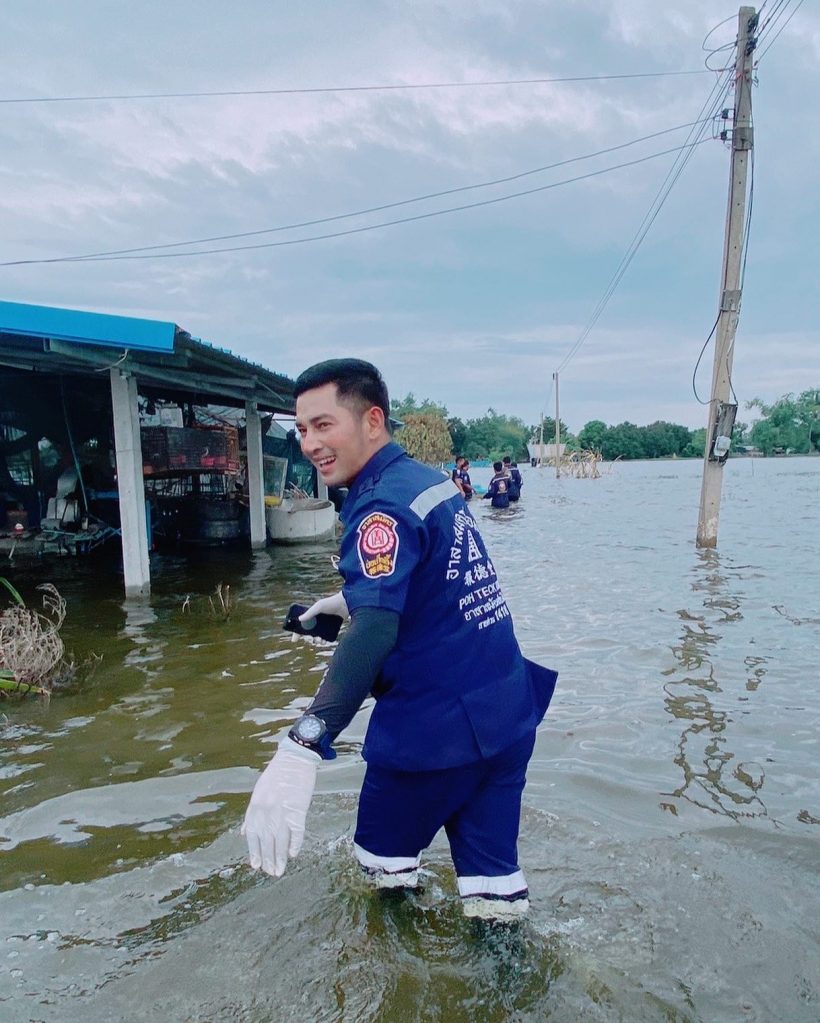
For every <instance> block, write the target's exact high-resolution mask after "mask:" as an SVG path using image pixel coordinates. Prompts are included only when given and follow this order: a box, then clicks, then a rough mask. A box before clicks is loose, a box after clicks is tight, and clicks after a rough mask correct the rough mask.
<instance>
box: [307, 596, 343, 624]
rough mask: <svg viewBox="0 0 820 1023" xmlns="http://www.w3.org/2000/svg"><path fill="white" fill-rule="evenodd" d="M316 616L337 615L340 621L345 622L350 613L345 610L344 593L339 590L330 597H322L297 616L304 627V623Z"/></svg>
mask: <svg viewBox="0 0 820 1023" xmlns="http://www.w3.org/2000/svg"><path fill="white" fill-rule="evenodd" d="M316 615H338V617H339V618H341V619H342V621H344V622H346V621H347V619H348V618H349V617H350V612H349V611H348V609H347V602H346V601H345V597H344V593H343V592H342V591H341V590H339V592H338V593H334V594H333V596H332V597H322V598H321V599H320V600H317V601H316V603H315V604H311V605H310V607H309V608H308V609H307V611H305V612H304V613H303V614H300V615H299V621H300V622H301V623H302V625H304V624H305V622H306V621H308V620H309V619H310V618H315V617H316Z"/></svg>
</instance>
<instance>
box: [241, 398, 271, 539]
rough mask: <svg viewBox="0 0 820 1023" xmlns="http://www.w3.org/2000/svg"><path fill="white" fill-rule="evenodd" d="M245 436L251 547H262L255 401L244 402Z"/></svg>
mask: <svg viewBox="0 0 820 1023" xmlns="http://www.w3.org/2000/svg"><path fill="white" fill-rule="evenodd" d="M245 436H246V446H247V449H248V502H249V505H250V513H251V514H250V518H251V547H264V546H265V543H266V542H267V531H266V528H265V478H264V475H263V472H262V420H261V419H260V417H259V413H258V412H257V411H256V402H255V401H246V402H245Z"/></svg>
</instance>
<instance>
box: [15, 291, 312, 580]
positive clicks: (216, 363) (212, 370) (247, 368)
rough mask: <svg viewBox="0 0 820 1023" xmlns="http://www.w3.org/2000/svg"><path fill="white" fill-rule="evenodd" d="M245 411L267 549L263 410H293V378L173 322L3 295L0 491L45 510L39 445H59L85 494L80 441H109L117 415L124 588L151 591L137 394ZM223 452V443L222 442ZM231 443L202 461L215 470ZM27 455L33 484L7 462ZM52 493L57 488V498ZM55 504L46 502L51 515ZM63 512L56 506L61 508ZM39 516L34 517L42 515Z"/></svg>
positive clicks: (250, 479) (256, 517)
mask: <svg viewBox="0 0 820 1023" xmlns="http://www.w3.org/2000/svg"><path fill="white" fill-rule="evenodd" d="M141 399H142V400H143V401H147V402H148V403H151V404H153V403H155V402H158V403H170V404H176V405H178V406H180V407H183V406H189V407H190V406H194V405H196V406H209V405H215V406H222V407H225V408H233V409H244V412H245V420H246V430H247V442H246V443H247V463H246V476H247V481H246V485H247V491H248V504H249V519H250V540H251V544H252V546H254V547H260V546H264V544H265V542H266V533H265V494H264V479H263V462H262V419H261V416H260V413H262V412H264V413H274V412H276V413H291V414H292V413H293V411H294V399H293V381H292V380H290V379H289V378H288V377H286V376H283V375H282V374H279V373H273V372H271V371H270V370H267V369H264V368H263V367H262V366H258V365H255V364H254V363H250V362H247V361H246V360H245V359H241V358H238V357H237V356H235V355H232V354H231V353H230V352H228V351H225V350H224V349H219V348H214V347H212V346H211V345H208V344H205V343H203V342H202V341H199V340H196V339H194V338H192V337H191V336H190V334H188V333H187V332H186V331H184V330H181V329H180V328H179V327H178V326H177V325H176V324H174V323H164V322H161V321H156V320H143V319H136V318H133V317H125V316H109V315H106V314H102V313H94V312H84V311H80V310H72V309H56V308H53V307H49V306H34V305H23V304H19V303H15V302H0V498H2V497H3V495H4V494H5V495H6V496H7V499H8V497H9V496H14V497H15V498H16V501H17V502H18V503H19V504H23V503H26V504H27V505H28V514H29V516H32V515H33V516H34V517H38V515H45V514H46V511H47V509H46V508H45V507H43V503H44V497H46V496H48V495H44V493H43V489H42V482H41V481H42V471H41V470H42V467H41V466H40V465H39V453H38V442H39V440H40V438H41V437H43V436H47V437H55V436H59V437H61V438H65V440H66V441H67V445H66V447H67V449H68V450H65V451H63V452H62V455H63V460H64V463H65V465H66V466H67V467H68V468H69V470H70V468H71V465H72V464H73V465H74V467H75V468H76V473H77V476H78V478H79V480H78V482H79V486H80V488H81V490H83V493H82V497H83V501H85V492H84V489H83V487H84V484H83V474H82V472H81V471H80V466H79V462H78V458H77V448H78V445H80V444H82V443H84V442H88V441H91V442H92V447H93V446H94V439H95V438H96V440H97V441H99V442H102V441H103V440H104V442H105V443H104V446H107V445H108V443H109V441H108V437H107V436H106V437H105V438H103V436H102V435H103V434H106V435H107V434H108V433H109V432H110V431H109V424H112V423H113V440H114V455H115V468H116V482H115V484H114V485H115V487H116V498H117V500H118V502H119V519H120V534H121V540H122V555H123V570H124V575H125V591H126V594H127V595H136V594H144V593H148V592H149V590H150V566H149V558H148V551H149V540H148V529H149V525H150V524H149V523H147V521H146V506H145V486H144V480H143V460H144V459H143V450H142V444H141V437H140V415H139V403H140V400H141ZM220 452H221V448H220ZM232 456H233V452H232V451H229V450H228V449H227V448H226V450H225V451H224V452H222V453H221V454H219V453H217V454H216V455H214V454H210V453H209V457H210V458H212V459H214V460H213V461H211V462H210V464H209V465H202V469H203V470H204V469H210V470H211V471H219V470H220V469H221V463H219V464H218V462H217V460H218V459H219V458H223V457H224V459H225V461H226V466H227V462H228V459H230V458H231V457H232ZM23 458H25V459H27V461H26V464H27V465H28V466H29V467H30V481H29V483H30V485H28V484H27V482H26V480H24V479H22V478H21V476H20V473H19V472H18V473H17V474H15V473H14V472H13V471H12V466H13V465H14V464H15V459H17V460H18V466H19V465H20V464H22V462H21V461H20V460H21V459H23ZM55 498H57V500H59V488H58V490H57V492H56V494H55ZM61 507H62V506H61V505H59V504H55V505H53V506H52V507H51V508H50V509H48V510H50V511H51V510H53V511H55V513H56V514H59V511H60V508H61ZM63 513H64V512H63ZM38 524H39V518H38Z"/></svg>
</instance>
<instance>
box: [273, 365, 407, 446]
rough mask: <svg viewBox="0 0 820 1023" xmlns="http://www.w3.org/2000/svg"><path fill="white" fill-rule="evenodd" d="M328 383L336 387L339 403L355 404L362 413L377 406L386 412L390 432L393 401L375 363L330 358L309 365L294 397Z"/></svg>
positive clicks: (301, 377)
mask: <svg viewBox="0 0 820 1023" xmlns="http://www.w3.org/2000/svg"><path fill="white" fill-rule="evenodd" d="M325 384H335V385H336V391H337V394H338V397H339V401H340V402H342V403H343V404H347V405H353V406H355V407H356V409H357V410H358V411H360V412H361V413H364V412H366V411H367V410H368V409H369V408H373V406H374V405H375V406H376V407H377V408H380V409H381V410H382V412H384V425H385V426H386V427H387V429H388V430H389V429H390V398H389V397H388V394H387V384H385V382H384V380H383V379H382V375H381V373H380V372H379V371H378V370H377V369H376V367H375V366H374V365H373V364H372V363H371V362H365V361H364V359H327V360H326V361H325V362H317V363H316V365H315V366H309V367H308V368H307V369H306V370H305V371H304V372H303V373H300V374H299V376H298V377H297V378H296V384H295V386H294V388H293V396H294V398H298V397H299V395H300V394H304V393H305V391H312V390H313V389H314V388H315V387H323V386H324V385H325Z"/></svg>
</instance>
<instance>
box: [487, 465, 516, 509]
mask: <svg viewBox="0 0 820 1023" xmlns="http://www.w3.org/2000/svg"><path fill="white" fill-rule="evenodd" d="M510 483H511V480H510V477H509V475H508V474H507V473H505V472H500V473H496V475H495V476H493V478H492V479H491V480H490V484H489V486H488V487H487V493H486V494H485V495H484V496H485V497H486V498H489V499H490V500H491V501H492V505H493V508H509V506H510ZM515 500H516V501H517V500H518V498H517V497H516V498H515Z"/></svg>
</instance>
